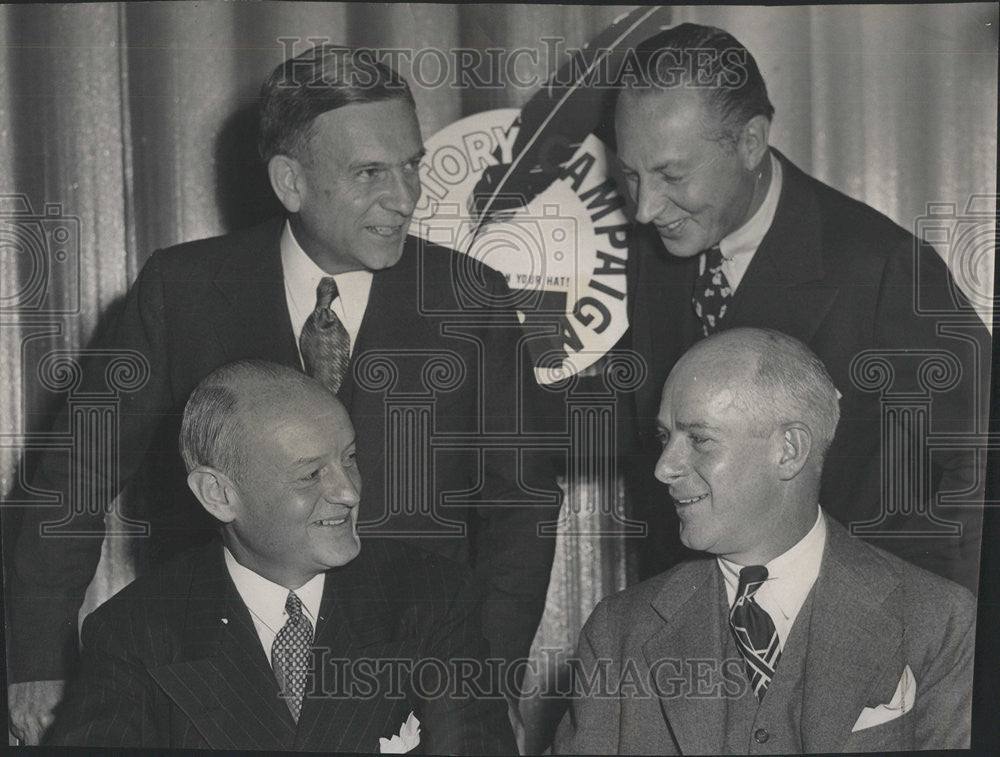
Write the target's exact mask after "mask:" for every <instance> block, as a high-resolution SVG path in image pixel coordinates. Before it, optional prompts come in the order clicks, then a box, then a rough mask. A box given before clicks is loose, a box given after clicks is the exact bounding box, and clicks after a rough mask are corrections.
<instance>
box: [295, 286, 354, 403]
mask: <svg viewBox="0 0 1000 757" xmlns="http://www.w3.org/2000/svg"><path fill="white" fill-rule="evenodd" d="M339 294H340V293H339V292H338V291H337V282H336V281H334V280H333V276H324V277H323V279H322V280H321V281H320V282H319V286H317V287H316V308H315V309H314V310H313V311H312V313H310V314H309V318H307V319H306V323H305V325H304V326H303V327H302V334H301V335H300V336H299V349H301V350H302V362H303V364H304V365H305V369H306V373H308V374H309V375H310V376H312V377H313V378H316V379H319V380H320V381H321V382H322V383H323V385H324V386H326V388H327V389H329V390H330V391H331V392H333V393H334V394H336V393H337V390H339V389H340V385H341V383H343V381H344V376H345V375H347V366H348V364H349V363H350V361H351V337H350V336H349V335H348V333H347V329H345V328H344V324H343V323H341V322H340V319H339V318H338V317H337V314H336V313H334V312H333V311H332V310H330V303H331V302H333V301H334V300H335V299H336V298H337V297H338V296H339Z"/></svg>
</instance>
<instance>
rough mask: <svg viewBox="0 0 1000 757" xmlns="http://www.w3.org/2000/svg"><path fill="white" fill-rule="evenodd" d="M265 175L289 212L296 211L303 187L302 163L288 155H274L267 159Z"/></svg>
mask: <svg viewBox="0 0 1000 757" xmlns="http://www.w3.org/2000/svg"><path fill="white" fill-rule="evenodd" d="M267 175H268V177H269V178H270V179H271V188H272V189H273V190H274V193H275V194H276V195H277V196H278V199H279V200H281V204H282V205H284V206H285V210H287V211H288V212H289V213H298V212H299V208H301V207H302V191H303V190H304V189H305V184H304V178H305V177H304V176H303V174H302V164H301V163H299V161H297V160H296V159H295V158H292V157H290V156H288V155H275V156H273V157H272V158H271V159H270V160H269V161H267Z"/></svg>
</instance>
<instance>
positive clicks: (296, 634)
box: [271, 591, 313, 723]
mask: <svg viewBox="0 0 1000 757" xmlns="http://www.w3.org/2000/svg"><path fill="white" fill-rule="evenodd" d="M285 612H286V613H288V620H287V621H286V622H285V625H283V626H282V627H281V630H280V631H278V633H277V635H276V636H275V637H274V643H273V644H272V645H271V667H272V668H274V677H275V678H276V679H277V681H278V686H279V687H280V689H281V696H282V698H284V700H285V704H287V705H288V709H289V711H290V712H291V713H292V717H293V718H294V719H295V722H296V723H298V722H299V712H300V711H301V710H302V697H303V696H304V695H305V691H306V677H307V675H308V673H309V667H310V665H311V664H312V650H311V647H312V634H313V628H312V623H310V622H309V619H308V618H307V617H306V616H305V615H303V614H302V600H301V599H299V598H298V596H296V594H295V592H294V591H290V592H288V599H287V600H285Z"/></svg>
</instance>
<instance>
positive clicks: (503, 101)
mask: <svg viewBox="0 0 1000 757" xmlns="http://www.w3.org/2000/svg"><path fill="white" fill-rule="evenodd" d="M627 10H630V7H612V8H606V7H596V6H557V5H541V6H531V5H472V4H461V5H420V4H392V5H390V4H360V3H359V4H342V3H294V2H280V3H278V2H253V3H251V2H197V3H194V2H192V3H186V2H181V3H148V4H147V3H129V4H127V5H126V4H112V3H93V4H82V5H17V6H3V7H0V39H2V40H3V48H2V50H0V56H2V58H0V60H2V66H3V71H4V75H3V76H0V194H2V195H3V196H4V197H3V199H2V202H3V203H4V204H3V206H2V207H0V212H2V213H5V214H6V213H15V212H22V211H20V210H17V209H16V208H15V206H16V205H17V204H18V203H22V204H23V203H24V202H25V201H27V202H29V203H30V206H31V210H32V212H33V213H34V214H35V215H45V213H46V206H47V205H48V206H50V208H51V209H52V212H53V213H60V212H61V213H63V214H65V215H68V216H73V217H76V218H78V219H79V230H80V238H79V251H80V258H79V260H80V270H79V279H78V280H76V278H75V277H74V276H73V275H65V276H61V277H60V276H54V277H53V279H52V281H51V287H52V289H51V293H50V299H51V300H52V301H53V302H57V301H58V302H64V303H65V304H66V308H64V309H70V310H73V309H74V307H75V310H76V313H75V314H72V315H65V316H59V317H52V316H48V317H46V316H44V315H39V314H37V313H33V312H31V311H30V310H29V309H26V308H20V309H19V308H10V307H4V308H3V310H2V311H0V393H2V394H0V398H2V405H0V433H2V434H3V435H4V442H3V444H2V445H0V476H2V488H3V492H4V493H6V492H8V491H9V490H10V488H11V485H12V481H13V476H14V474H15V470H16V466H17V465H18V463H19V461H20V458H21V454H22V450H23V446H24V442H25V437H24V436H23V435H24V434H26V433H38V432H40V431H42V430H44V429H45V424H46V422H47V418H48V416H49V413H50V412H51V410H52V407H53V405H54V403H55V401H56V399H57V398H56V397H54V396H53V395H51V394H50V393H48V392H47V391H45V390H43V389H42V387H41V386H40V384H39V381H38V380H37V377H36V373H35V372H36V369H37V363H38V360H39V359H40V358H41V356H42V355H44V354H45V353H46V352H47V351H49V350H52V349H55V348H64V349H74V348H78V347H81V346H84V345H85V344H86V343H87V341H88V340H89V338H90V336H91V335H92V334H93V332H94V329H95V328H96V326H97V324H98V321H99V319H100V318H101V317H102V316H104V315H105V314H106V313H107V312H108V309H109V307H111V306H112V305H113V303H115V301H116V300H118V299H119V298H120V297H121V295H122V294H123V293H124V292H125V290H126V289H127V287H128V286H129V284H130V283H131V282H132V281H133V280H134V279H135V276H136V275H137V273H138V271H139V269H140V268H141V266H142V264H143V262H144V261H145V260H146V259H147V257H148V256H149V255H150V254H151V253H152V252H153V251H154V250H155V249H157V248H160V247H164V246H168V245H172V244H175V243H177V242H181V241H185V240H190V239H196V238H201V237H206V236H211V235H215V234H219V233H223V232H226V231H230V230H233V229H235V228H238V227H240V226H245V225H247V224H249V223H252V222H254V221H256V220H258V219H259V218H260V217H262V216H263V215H265V214H267V213H269V212H271V211H274V210H277V209H278V206H277V205H276V204H275V201H274V200H273V198H272V197H271V196H270V190H269V188H268V186H267V183H266V177H265V175H264V173H263V169H262V167H261V166H260V165H259V164H258V162H257V160H256V153H255V150H254V137H255V118H254V108H255V103H256V96H257V92H258V89H259V87H260V84H261V82H262V81H263V79H264V78H265V76H266V75H267V74H268V73H269V71H270V70H271V69H272V68H273V67H274V66H275V65H276V64H277V63H278V62H279V61H281V60H282V59H283V58H284V57H285V56H284V52H285V47H283V45H282V44H281V43H279V42H278V38H295V39H298V40H299V43H298V45H297V46H296V47H295V48H294V50H295V52H296V53H297V52H300V51H302V50H304V49H306V46H307V45H308V44H309V43H308V42H307V40H308V39H309V38H321V39H323V40H329V41H333V42H336V43H343V44H349V45H351V46H371V47H391V48H409V49H413V50H419V49H422V48H438V49H442V50H447V49H449V48H452V47H458V46H461V47H469V48H490V47H495V48H505V49H508V50H509V49H513V48H517V47H526V48H529V49H533V50H538V51H539V54H538V62H537V63H535V62H533V61H532V60H531V59H529V58H528V57H522V58H521V59H520V61H519V63H518V73H519V75H520V76H522V77H523V78H526V77H527V76H528V75H535V76H537V77H539V78H541V79H544V77H545V76H546V75H547V74H548V73H549V72H550V70H551V68H552V67H554V66H555V65H556V64H558V62H559V61H547V59H546V55H545V52H544V51H545V49H546V43H545V42H543V40H542V38H544V37H559V38H561V39H562V40H564V44H565V46H566V47H570V48H572V47H578V46H582V45H584V44H585V43H586V42H587V41H588V40H589V39H591V38H592V37H593V36H594V35H596V34H597V33H598V32H599V31H600V30H601V29H603V28H605V27H606V26H607V25H609V24H610V23H611V22H612V21H613V19H614V18H616V17H618V16H619V15H621V14H623V13H624V12H626V11H627ZM671 19H672V21H675V22H682V21H697V22H701V23H710V24H714V25H718V26H722V27H723V28H726V29H728V30H729V31H731V32H732V33H733V34H734V35H735V36H736V37H737V38H739V39H740V40H741V41H742V42H743V43H744V44H745V45H746V46H747V47H748V48H749V49H750V50H751V52H752V53H754V55H755V57H756V58H757V60H758V62H759V64H760V66H761V69H762V71H763V74H764V77H765V80H766V81H767V83H768V88H769V91H770V94H771V98H772V100H773V102H774V104H775V106H776V108H777V115H776V118H775V121H774V126H773V129H772V144H773V145H775V146H776V147H778V148H779V149H781V150H782V151H783V152H785V154H786V155H788V157H789V158H790V159H791V160H792V161H794V162H795V163H797V164H798V165H799V166H801V167H802V168H803V169H805V170H806V171H808V172H810V173H812V174H814V175H815V176H817V177H818V178H820V179H821V180H823V181H826V182H828V183H830V184H832V185H833V186H835V187H837V188H838V189H841V190H843V191H844V192H847V193H848V194H851V195H853V196H855V197H857V198H858V199H861V200H863V201H865V202H867V203H869V204H871V205H872V206H874V207H875V208H877V209H879V210H881V211H882V212H884V213H886V214H887V215H889V216H890V217H891V218H893V219H894V220H895V221H897V222H898V223H900V224H902V225H903V226H906V227H912V226H913V224H914V221H915V219H917V218H919V217H920V216H921V215H923V214H924V213H925V210H926V203H928V202H930V201H935V202H950V203H955V205H956V206H957V208H958V211H959V212H962V210H963V209H964V208H965V206H966V204H967V202H968V199H969V198H970V197H971V196H973V195H977V194H980V195H992V194H995V193H996V176H995V167H996V119H997V95H996V84H997V55H996V53H997V28H998V25H997V8H996V6H995V5H992V4H958V5H921V6H900V5H887V6H871V7H868V6H839V7H838V6H821V7H770V8H767V7H702V6H698V7H681V6H678V7H675V8H673V9H672V10H671ZM401 73H402V74H403V75H404V76H407V77H408V78H410V79H411V81H413V79H412V77H410V71H409V70H407V68H406V67H405V66H403V67H402V68H401ZM534 91H535V90H534V89H527V88H519V87H516V86H507V87H503V88H495V89H485V90H477V89H469V88H465V89H462V88H452V87H435V88H426V87H421V86H419V85H417V86H415V97H416V101H417V110H418V115H419V118H420V122H421V125H422V128H423V133H424V137H425V138H427V137H429V136H430V135H432V134H434V133H435V132H436V131H437V130H439V129H440V128H441V127H443V126H445V125H447V124H449V123H451V122H453V121H454V120H456V119H458V118H461V117H463V116H465V115H469V114H471V113H476V112H479V111H483V110H488V109H492V108H500V107H512V106H520V105H523V104H524V103H525V102H526V101H527V100H528V98H529V97H530V96H531V95H532V94H533V92H534ZM0 256H2V257H0V263H2V270H3V281H4V282H5V283H4V285H3V286H4V290H3V297H4V299H3V301H2V303H0V304H7V303H9V302H11V301H12V295H13V293H12V292H11V290H10V288H9V287H10V286H12V285H11V284H9V282H11V281H13V280H16V277H15V273H16V274H17V275H18V276H20V275H21V274H23V270H22V269H21V268H19V266H21V267H23V266H24V265H26V262H25V261H24V260H23V259H22V258H21V257H19V256H18V254H17V252H16V250H15V249H13V247H11V246H10V245H6V244H0ZM992 264H993V261H992V250H991V249H989V248H986V250H985V251H984V253H983V254H982V255H979V256H977V257H976V259H975V260H974V261H973V263H972V264H971V265H970V264H969V262H968V261H965V263H963V265H965V266H966V267H967V268H968V269H969V270H968V271H966V272H965V273H964V274H963V275H962V276H961V277H960V278H959V280H960V283H961V284H962V285H963V287H964V288H966V289H967V290H968V291H969V293H970V294H972V295H973V299H974V301H975V302H976V303H977V305H979V306H980V310H981V313H982V314H983V316H984V320H988V316H989V300H988V295H989V293H990V291H991V282H992ZM956 267H957V264H956ZM977 289H978V290H979V294H978V296H977V295H976V291H975V290H977ZM74 298H78V302H74ZM567 491H568V498H569V504H573V505H574V511H580V512H581V513H582V514H581V515H580V516H579V517H580V518H590V519H591V522H590V524H589V525H590V527H591V528H593V527H595V526H599V525H600V518H601V517H606V516H600V515H597V514H595V513H600V512H606V511H607V504H608V503H594V502H593V497H594V492H593V491H591V490H589V489H588V487H587V482H572V481H570V482H567ZM130 496H141V492H132V493H130ZM618 500H619V501H618V502H616V503H615V506H616V507H618V508H621V506H622V503H621V494H620V493H619V495H618ZM668 506H669V504H668V503H664V507H668ZM588 513H590V514H588ZM134 546H135V545H134V544H129V543H126V542H124V541H123V540H121V539H108V540H107V543H106V544H105V553H104V558H103V560H102V563H101V566H100V568H99V571H98V576H97V578H96V579H95V581H94V583H93V585H92V586H91V591H90V593H89V595H88V601H87V604H86V606H85V610H89V609H92V608H93V607H94V606H95V605H96V604H97V603H99V602H100V601H103V600H104V599H106V598H107V597H108V596H110V595H111V594H112V593H114V592H115V591H117V590H118V589H119V588H120V587H121V586H123V585H124V584H125V583H126V582H128V581H129V580H130V579H131V578H132V576H133V575H134V564H135V560H134V557H135V555H136V553H137V552H136V550H135V549H134ZM626 549H627V545H626V544H624V543H623V542H622V541H620V540H617V541H616V540H614V539H596V538H584V537H567V536H564V537H562V538H560V540H559V542H558V547H557V557H556V564H555V567H554V569H553V580H552V586H551V589H550V595H549V603H548V607H547V610H546V615H545V618H544V619H543V622H542V626H541V628H540V632H539V634H538V637H537V638H536V654H539V653H540V652H539V650H540V649H542V648H546V649H549V650H571V649H572V648H573V646H574V645H575V643H576V637H577V634H578V631H579V628H580V626H581V624H582V623H583V621H584V620H585V619H586V617H587V616H588V614H589V613H590V611H591V609H592V608H593V606H594V604H595V603H596V602H597V601H598V600H599V599H600V598H601V597H602V596H604V595H605V594H608V593H610V592H612V591H615V590H617V589H619V588H623V587H624V586H625V584H626V581H627V573H628V571H627V570H626V560H625V554H626ZM543 677H544V676H543Z"/></svg>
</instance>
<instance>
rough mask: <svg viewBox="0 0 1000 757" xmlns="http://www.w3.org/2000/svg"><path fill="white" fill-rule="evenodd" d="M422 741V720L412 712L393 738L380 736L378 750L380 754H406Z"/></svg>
mask: <svg viewBox="0 0 1000 757" xmlns="http://www.w3.org/2000/svg"><path fill="white" fill-rule="evenodd" d="M419 743H420V721H419V720H417V716H416V715H414V714H413V713H412V712H411V713H410V715H409V717H407V718H406V722H405V723H403V725H402V726H401V727H400V729H399V733H397V734H396V735H395V736H393V737H392V738H391V739H386V738H380V739H379V740H378V751H379V753H380V754H406V753H407V752H409V751H410V750H411V749H413V748H415V747H416V746H417V745H418V744H419Z"/></svg>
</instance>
